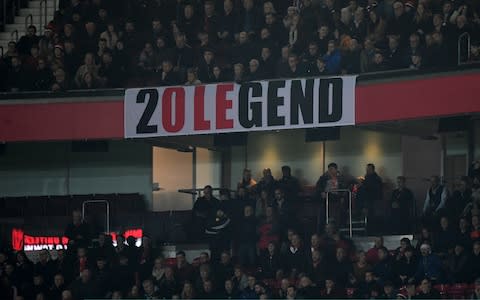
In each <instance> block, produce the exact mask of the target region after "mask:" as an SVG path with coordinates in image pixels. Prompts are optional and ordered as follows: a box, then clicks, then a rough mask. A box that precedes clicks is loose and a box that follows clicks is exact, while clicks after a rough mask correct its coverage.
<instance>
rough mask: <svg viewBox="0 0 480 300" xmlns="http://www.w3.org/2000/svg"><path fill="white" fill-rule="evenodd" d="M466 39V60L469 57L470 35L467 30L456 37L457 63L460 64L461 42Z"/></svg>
mask: <svg viewBox="0 0 480 300" xmlns="http://www.w3.org/2000/svg"><path fill="white" fill-rule="evenodd" d="M465 38H466V40H467V61H468V60H469V59H470V51H471V49H470V43H471V37H470V34H469V33H468V32H464V33H462V34H461V35H460V36H459V37H458V41H457V59H458V60H457V62H458V65H461V64H462V63H463V62H462V52H461V50H462V49H461V48H462V42H463V41H464V40H465Z"/></svg>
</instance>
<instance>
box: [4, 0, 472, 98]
mask: <svg viewBox="0 0 480 300" xmlns="http://www.w3.org/2000/svg"><path fill="white" fill-rule="evenodd" d="M59 2H60V7H59V10H58V11H57V12H56V13H55V17H54V19H53V20H52V21H51V22H50V23H49V24H48V26H46V27H45V28H35V26H30V27H28V33H27V34H26V35H25V36H22V37H21V38H20V40H19V41H18V43H17V42H13V41H12V42H10V43H9V45H8V49H6V51H5V53H4V56H3V59H2V60H1V62H0V90H1V91H8V92H10V91H48V90H51V91H64V90H70V89H97V88H116V87H133V86H136V87H138V86H145V85H155V86H163V85H179V84H187V85H192V84H200V83H212V82H221V81H236V82H242V81H249V80H259V79H268V78H278V77H284V78H287V77H288V78H295V77H302V76H320V75H337V74H359V73H364V72H376V71H385V70H395V69H404V68H411V69H424V68H442V67H446V66H453V65H456V64H457V57H458V50H457V43H458V38H459V36H460V35H462V34H463V33H465V32H467V33H469V34H470V35H471V37H472V41H473V44H472V47H471V49H472V53H471V55H472V57H473V58H475V57H477V58H478V56H479V51H478V50H479V47H478V45H477V44H476V42H478V41H480V39H479V37H478V35H479V33H480V28H479V26H480V17H479V14H480V13H479V9H480V5H479V1H477V0H455V1H452V0H418V1H417V0H406V1H403V0H349V1H347V0H322V1H319V0H295V1H287V0H285V1H266V0H241V1H240V0H225V1H210V0H206V1H205V0H178V1H174V0H171V1H153V0H138V1H114V0H63V1H59ZM37 30H38V31H41V35H39V34H37ZM466 47H468V46H466V45H463V48H462V49H466ZM461 52H462V53H460V55H461V57H462V59H463V60H465V56H466V55H465V53H463V50H462V51H461Z"/></svg>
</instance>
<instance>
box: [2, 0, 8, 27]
mask: <svg viewBox="0 0 480 300" xmlns="http://www.w3.org/2000/svg"><path fill="white" fill-rule="evenodd" d="M2 6H3V16H2V17H3V22H2V28H1V30H2V31H3V30H5V24H6V23H7V0H2Z"/></svg>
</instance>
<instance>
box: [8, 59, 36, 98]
mask: <svg viewBox="0 0 480 300" xmlns="http://www.w3.org/2000/svg"><path fill="white" fill-rule="evenodd" d="M10 64H11V65H10V68H9V69H8V74H7V87H8V89H9V90H8V91H9V92H19V91H25V90H29V89H30V87H29V86H30V85H31V82H30V78H29V76H28V72H27V70H25V68H24V67H23V65H22V60H21V59H20V57H17V56H12V57H11V58H10Z"/></svg>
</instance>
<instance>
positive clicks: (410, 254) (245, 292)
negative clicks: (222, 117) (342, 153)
mask: <svg viewBox="0 0 480 300" xmlns="http://www.w3.org/2000/svg"><path fill="white" fill-rule="evenodd" d="M469 173H470V177H465V178H462V179H461V181H459V183H458V185H457V187H456V188H455V191H454V192H452V193H449V192H448V189H447V188H446V186H444V185H442V184H441V183H440V181H439V180H438V178H437V177H432V180H431V186H430V187H429V188H428V190H427V193H426V194H427V196H426V199H425V205H424V209H423V212H422V216H421V218H422V220H423V222H422V224H423V226H422V227H421V230H420V232H419V234H418V235H417V236H415V238H414V241H412V240H410V239H409V238H402V239H401V240H400V241H399V244H398V248H396V249H387V248H386V247H385V246H384V244H383V238H382V237H381V236H379V237H377V238H376V239H375V243H374V246H373V247H372V248H371V249H366V250H367V251H362V250H361V249H357V248H356V245H354V243H353V242H352V241H351V240H350V239H349V238H347V237H345V236H343V235H342V233H341V232H340V231H339V230H338V228H337V226H336V225H335V224H336V221H337V220H336V219H334V218H333V217H332V219H331V220H330V222H328V224H326V225H325V226H321V227H322V228H308V229H306V228H304V227H302V226H298V220H296V218H295V204H296V203H297V202H298V198H297V196H298V195H299V192H300V189H301V187H300V185H299V181H298V180H297V179H296V178H295V177H294V176H292V175H291V171H290V168H289V167H288V166H284V167H282V177H281V178H279V179H278V180H275V179H274V178H273V176H272V173H271V171H270V170H269V169H265V170H264V172H263V177H262V178H261V179H260V180H259V181H258V182H256V181H255V180H254V179H253V178H252V176H251V172H250V170H248V169H245V170H244V173H243V177H242V179H241V181H240V182H239V183H238V189H237V191H236V196H235V197H234V199H230V193H229V192H226V191H222V192H221V193H220V199H217V198H215V197H214V195H213V194H212V188H211V187H210V186H206V187H205V188H204V190H203V195H202V196H201V197H199V198H198V199H197V201H196V202H195V205H194V208H193V210H192V221H191V224H190V225H191V228H192V230H191V232H190V237H191V240H190V242H192V241H193V237H200V239H202V240H203V241H204V242H208V243H209V245H210V253H207V252H203V253H201V255H200V256H199V257H198V258H196V259H195V260H194V261H192V262H188V261H187V260H186V254H185V252H183V251H178V252H177V253H176V257H175V258H165V257H163V256H162V254H161V248H160V247H158V248H157V247H155V245H153V243H152V241H151V240H150V238H149V237H147V236H144V237H143V243H142V245H141V247H136V246H135V238H133V237H128V238H127V241H125V238H124V237H123V236H122V235H118V236H117V238H116V244H117V246H116V247H114V246H113V241H112V238H111V236H110V235H105V234H100V235H98V236H95V237H96V238H95V239H92V237H93V236H94V235H95V234H93V233H92V232H91V231H90V229H89V228H90V227H89V226H88V224H86V223H84V221H83V220H82V215H81V212H79V211H75V212H74V213H73V221H72V223H71V224H69V225H68V226H67V227H66V230H65V236H66V237H68V238H69V245H68V249H66V250H63V249H62V250H57V251H56V259H51V258H50V253H49V251H47V250H42V251H41V252H40V253H39V255H38V260H37V261H36V262H35V263H33V262H32V261H30V260H29V259H28V257H27V256H26V254H25V253H24V252H23V251H19V252H16V253H14V252H12V251H10V250H8V249H2V250H1V251H0V279H1V282H0V284H1V285H0V298H1V299H14V300H21V299H25V300H29V299H35V300H41V299H52V300H57V299H63V300H70V299H89V298H90V299H91V298H97V299H98V298H111V299H125V298H127V299H194V298H196V299H219V298H220V299H235V298H241V299H269V298H277V299H318V298H322V299H332V298H333V299H335V298H347V297H350V298H358V299H371V298H373V299H375V298H380V299H396V298H400V299H406V298H408V299H439V298H441V297H457V299H458V297H460V298H464V297H470V296H471V298H472V299H480V239H479V238H480V222H479V207H480V205H479V204H480V181H479V180H480V163H479V162H475V163H474V164H472V168H471V171H470V172H469ZM347 182H348V180H347V179H346V178H345V177H344V176H343V175H342V174H340V173H339V171H338V167H337V165H336V164H335V163H331V164H330V165H329V166H328V171H327V172H326V173H325V174H323V175H322V176H321V177H320V178H319V180H318V182H317V185H316V189H315V193H314V196H313V197H314V201H322V199H323V200H324V198H325V197H326V194H327V193H330V194H329V195H330V196H332V197H329V201H331V203H332V205H333V204H334V203H341V202H342V198H341V197H340V196H339V195H338V193H337V192H335V190H337V189H339V188H342V187H343V186H344V185H345V184H347ZM378 189H380V190H381V189H382V180H381V178H380V177H379V176H378V175H377V174H376V172H375V167H374V165H372V164H369V165H368V166H367V172H366V175H365V177H364V178H363V179H362V181H361V182H360V183H357V184H356V201H357V200H359V201H360V203H361V204H359V205H358V206H357V208H356V209H358V210H361V211H363V213H366V214H369V212H368V210H369V208H370V207H371V206H372V205H371V204H369V203H368V202H370V201H371V199H372V197H373V198H374V197H376V195H378V192H379V190H378ZM335 196H338V197H335ZM412 197H413V196H412V193H411V191H410V190H409V189H408V188H407V187H406V185H405V178H403V177H399V178H398V187H397V189H395V190H394V191H393V192H392V195H391V198H390V199H388V203H389V204H390V206H391V212H390V213H391V215H392V218H393V217H397V220H398V222H400V223H401V222H403V223H408V222H410V221H412V222H414V219H413V218H411V215H410V213H409V212H408V207H410V205H411V202H410V201H411V200H412ZM362 198H363V199H362ZM315 199H316V200H315ZM380 201H382V199H380ZM322 202H323V201H322ZM340 211H342V210H340ZM397 214H405V215H403V216H401V218H402V217H403V219H401V218H398V217H399V216H398V215H397Z"/></svg>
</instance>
